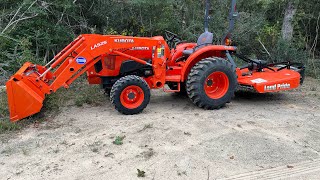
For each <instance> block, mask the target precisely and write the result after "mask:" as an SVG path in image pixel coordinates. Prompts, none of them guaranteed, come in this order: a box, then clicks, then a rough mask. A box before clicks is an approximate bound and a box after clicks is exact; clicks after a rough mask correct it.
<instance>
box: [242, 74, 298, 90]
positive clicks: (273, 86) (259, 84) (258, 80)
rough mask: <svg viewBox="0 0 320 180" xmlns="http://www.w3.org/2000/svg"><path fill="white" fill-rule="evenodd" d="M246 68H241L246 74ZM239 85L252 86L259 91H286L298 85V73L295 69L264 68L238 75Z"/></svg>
mask: <svg viewBox="0 0 320 180" xmlns="http://www.w3.org/2000/svg"><path fill="white" fill-rule="evenodd" d="M247 72H248V70H242V71H241V73H242V74H246V73H247ZM238 82H239V84H240V85H245V86H252V87H253V88H254V89H255V90H256V91H258V92H259V93H268V92H278V91H286V90H291V89H295V88H298V87H299V85H300V74H299V73H298V72H296V71H293V70H289V69H284V70H281V71H279V72H273V71H271V70H266V71H265V72H254V73H253V74H252V75H246V76H239V78H238Z"/></svg>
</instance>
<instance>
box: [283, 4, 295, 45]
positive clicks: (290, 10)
mask: <svg viewBox="0 0 320 180" xmlns="http://www.w3.org/2000/svg"><path fill="white" fill-rule="evenodd" d="M296 11H297V9H296V7H295V4H294V3H293V2H292V1H289V2H288V4H287V6H286V9H285V14H284V18H283V24H282V38H283V39H284V40H287V41H291V40H292V37H293V26H292V21H293V18H294V15H295V14H296Z"/></svg>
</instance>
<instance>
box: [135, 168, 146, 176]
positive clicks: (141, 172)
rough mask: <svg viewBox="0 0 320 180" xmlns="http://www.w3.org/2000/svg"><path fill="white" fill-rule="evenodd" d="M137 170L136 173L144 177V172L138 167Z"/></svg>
mask: <svg viewBox="0 0 320 180" xmlns="http://www.w3.org/2000/svg"><path fill="white" fill-rule="evenodd" d="M137 171H138V174H137V176H138V177H146V172H144V171H143V170H140V169H137Z"/></svg>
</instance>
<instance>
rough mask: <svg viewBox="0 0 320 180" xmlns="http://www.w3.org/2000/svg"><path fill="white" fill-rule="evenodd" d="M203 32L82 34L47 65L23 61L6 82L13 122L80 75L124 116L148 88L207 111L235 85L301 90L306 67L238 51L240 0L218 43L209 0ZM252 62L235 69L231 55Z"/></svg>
mask: <svg viewBox="0 0 320 180" xmlns="http://www.w3.org/2000/svg"><path fill="white" fill-rule="evenodd" d="M206 6H207V8H206V13H205V14H206V15H205V32H204V33H203V34H201V35H200V37H199V39H198V42H197V43H186V42H183V41H181V39H180V38H179V37H178V36H177V35H176V34H174V33H172V32H169V31H167V32H166V40H165V39H164V38H163V37H161V36H156V37H151V38H145V37H129V36H113V35H94V34H85V35H80V36H79V37H78V38H77V39H75V40H74V41H73V42H72V43H70V44H69V45H68V46H67V47H65V48H64V49H63V50H62V51H61V52H60V53H59V54H57V55H56V56H55V57H54V58H53V60H51V61H50V62H49V63H48V64H47V65H45V66H41V65H36V64H32V63H30V62H27V63H25V64H24V65H23V66H22V67H21V69H20V70H19V71H18V72H17V73H16V74H14V75H13V76H12V77H11V78H10V80H9V81H8V82H7V83H6V87H7V94H8V101H9V108H10V119H11V121H13V122H15V121H18V120H21V119H23V118H25V117H28V116H31V115H33V114H36V113H38V112H39V111H40V110H41V108H42V106H43V101H44V99H45V97H46V95H49V94H52V93H54V92H56V91H57V90H58V89H59V88H62V87H64V88H68V87H69V86H70V84H71V83H72V82H74V81H75V80H76V79H77V78H78V77H79V76H80V75H82V74H83V73H86V74H87V77H88V81H89V84H100V85H101V86H102V87H103V89H105V91H106V92H108V93H110V99H111V102H112V104H113V105H114V106H115V108H116V109H117V110H118V111H119V112H121V113H123V114H126V115H131V114H137V113H140V112H142V111H143V109H145V108H146V106H147V104H148V103H149V100H150V89H159V88H164V87H165V85H168V86H169V88H170V89H166V88H164V90H165V91H166V92H185V93H187V94H188V96H189V98H190V99H191V101H192V102H193V103H194V104H195V105H196V106H198V107H201V108H204V109H218V108H221V107H223V106H224V105H225V104H226V103H228V102H230V101H231V99H232V97H233V96H234V92H235V90H236V88H237V86H238V85H239V86H243V87H247V88H252V89H254V90H256V91H257V92H259V93H267V92H277V91H282V90H290V89H294V88H297V87H298V86H299V84H300V83H302V82H303V77H304V75H303V73H304V68H303V66H302V65H300V64H294V63H290V62H284V63H278V64H268V63H267V62H266V61H262V60H252V59H249V58H246V57H244V56H241V55H239V54H236V47H235V46H231V44H230V43H231V32H232V30H233V27H234V23H235V19H236V17H237V12H236V0H232V6H231V12H230V17H229V20H230V27H229V30H228V31H227V33H226V35H225V37H223V38H222V40H221V42H222V43H221V44H218V45H214V44H213V34H212V33H210V32H209V31H208V21H209V16H208V12H209V3H208V0H207V5H206ZM234 56H238V58H240V59H243V60H244V61H245V62H247V65H246V66H244V67H237V66H236V64H235V62H234V60H233V57H234Z"/></svg>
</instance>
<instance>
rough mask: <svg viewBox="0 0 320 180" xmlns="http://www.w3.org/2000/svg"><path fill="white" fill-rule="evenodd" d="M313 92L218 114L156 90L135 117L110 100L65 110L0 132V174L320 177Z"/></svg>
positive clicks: (249, 102)
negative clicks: (118, 141)
mask: <svg viewBox="0 0 320 180" xmlns="http://www.w3.org/2000/svg"><path fill="white" fill-rule="evenodd" d="M319 90H320V83H319V81H317V80H314V79H308V80H307V82H306V84H305V85H304V86H303V87H302V88H301V89H299V90H295V91H291V92H283V93H275V94H265V95H261V94H256V93H251V92H238V93H237V96H236V98H235V99H234V100H233V101H232V103H230V104H228V105H227V107H225V108H223V109H221V110H215V111H206V110H202V109H199V108H196V107H195V106H194V105H193V104H192V103H191V102H190V101H189V100H188V99H187V98H185V97H181V96H177V95H174V94H166V93H164V92H162V91H153V93H152V99H151V102H150V104H149V106H148V107H147V109H146V110H145V111H144V112H143V113H142V114H139V115H135V116H124V115H121V114H119V113H118V112H116V111H115V110H114V109H113V108H112V106H111V104H110V102H109V101H108V100H106V103H105V105H103V106H99V107H91V106H89V105H87V106H84V107H81V108H76V107H72V108H65V109H63V110H62V112H61V114H59V115H58V116H56V117H55V118H53V119H51V120H49V121H47V122H44V123H41V124H35V125H31V126H30V127H28V128H25V129H23V130H22V131H19V132H16V133H10V134H6V135H1V146H0V179H108V180H112V179H115V180H120V179H121V180H122V179H124V180H127V179H155V180H161V179H164V180H166V179H173V180H178V179H183V180H184V179H192V180H201V179H203V180H207V179H320V123H319V122H320V93H319V92H318V91H319ZM117 136H121V137H122V136H125V137H124V139H123V144H122V145H115V144H113V141H114V140H115V138H116V137H117ZM137 169H139V170H142V171H145V177H140V178H139V177H137Z"/></svg>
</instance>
